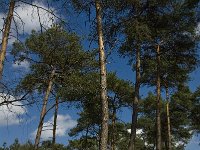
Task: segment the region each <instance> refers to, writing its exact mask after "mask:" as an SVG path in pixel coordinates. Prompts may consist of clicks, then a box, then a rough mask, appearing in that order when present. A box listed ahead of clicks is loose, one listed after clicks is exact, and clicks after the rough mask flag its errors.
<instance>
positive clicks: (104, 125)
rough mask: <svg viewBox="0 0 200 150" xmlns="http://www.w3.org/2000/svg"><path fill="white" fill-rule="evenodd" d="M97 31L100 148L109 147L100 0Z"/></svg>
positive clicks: (98, 3) (98, 2)
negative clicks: (100, 121)
mask: <svg viewBox="0 0 200 150" xmlns="http://www.w3.org/2000/svg"><path fill="white" fill-rule="evenodd" d="M95 6H96V20H97V33H98V43H99V63H100V76H101V77H100V80H101V103H102V123H101V141H100V150H106V149H107V143H108V119H109V118H108V117H109V116H108V100H107V81H106V59H105V51H104V42H103V27H102V16H101V13H102V10H101V9H102V8H101V2H100V0H95Z"/></svg>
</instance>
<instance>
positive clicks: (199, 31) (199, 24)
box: [196, 22, 200, 36]
mask: <svg viewBox="0 0 200 150" xmlns="http://www.w3.org/2000/svg"><path fill="white" fill-rule="evenodd" d="M196 34H197V36H200V22H199V23H198V26H197V28H196Z"/></svg>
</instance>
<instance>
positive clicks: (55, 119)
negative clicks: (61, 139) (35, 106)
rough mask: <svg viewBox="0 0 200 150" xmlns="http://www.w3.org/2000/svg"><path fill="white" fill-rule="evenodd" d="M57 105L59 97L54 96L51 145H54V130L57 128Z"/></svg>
mask: <svg viewBox="0 0 200 150" xmlns="http://www.w3.org/2000/svg"><path fill="white" fill-rule="evenodd" d="M58 103H59V97H58V96H56V102H55V111H54V120H53V138H52V144H55V143H56V128H57V116H58Z"/></svg>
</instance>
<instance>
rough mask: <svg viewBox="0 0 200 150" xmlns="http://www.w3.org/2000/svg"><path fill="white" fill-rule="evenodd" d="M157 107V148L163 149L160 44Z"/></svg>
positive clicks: (158, 48)
mask: <svg viewBox="0 0 200 150" xmlns="http://www.w3.org/2000/svg"><path fill="white" fill-rule="evenodd" d="M156 88H157V90H156V91H157V109H156V128H157V130H156V131H157V132H156V150H162V139H161V119H160V113H161V102H160V98H161V86H160V46H159V45H158V47H157V86H156Z"/></svg>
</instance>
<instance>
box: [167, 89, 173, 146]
mask: <svg viewBox="0 0 200 150" xmlns="http://www.w3.org/2000/svg"><path fill="white" fill-rule="evenodd" d="M166 99H167V104H166V112H167V150H171V149H172V144H171V127H170V125H171V124H170V115H169V91H168V87H166Z"/></svg>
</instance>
